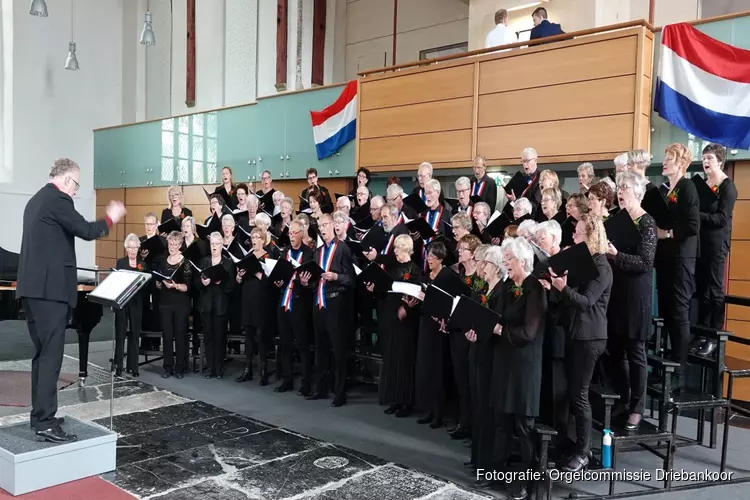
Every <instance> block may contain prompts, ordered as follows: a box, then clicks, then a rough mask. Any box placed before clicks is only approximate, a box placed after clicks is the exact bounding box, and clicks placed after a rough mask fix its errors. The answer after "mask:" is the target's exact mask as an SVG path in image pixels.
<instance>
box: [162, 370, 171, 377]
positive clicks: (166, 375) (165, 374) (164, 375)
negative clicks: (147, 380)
mask: <svg viewBox="0 0 750 500" xmlns="http://www.w3.org/2000/svg"><path fill="white" fill-rule="evenodd" d="M171 376H172V374H171V373H169V372H168V371H165V372H164V373H162V374H161V378H169V377H171Z"/></svg>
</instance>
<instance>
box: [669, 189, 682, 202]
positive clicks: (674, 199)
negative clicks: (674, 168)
mask: <svg viewBox="0 0 750 500" xmlns="http://www.w3.org/2000/svg"><path fill="white" fill-rule="evenodd" d="M679 191H680V190H679V189H675V190H674V191H672V193H671V194H670V195H669V196H668V197H667V201H668V202H669V203H677V194H678V193H679Z"/></svg>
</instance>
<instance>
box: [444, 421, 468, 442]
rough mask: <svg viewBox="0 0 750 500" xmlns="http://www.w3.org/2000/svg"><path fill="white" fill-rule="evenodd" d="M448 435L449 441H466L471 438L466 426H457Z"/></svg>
mask: <svg viewBox="0 0 750 500" xmlns="http://www.w3.org/2000/svg"><path fill="white" fill-rule="evenodd" d="M449 434H450V436H451V439H467V438H468V437H469V436H471V431H469V429H467V428H466V426H463V425H461V424H458V426H456V428H455V429H454V430H453V432H451V433H449Z"/></svg>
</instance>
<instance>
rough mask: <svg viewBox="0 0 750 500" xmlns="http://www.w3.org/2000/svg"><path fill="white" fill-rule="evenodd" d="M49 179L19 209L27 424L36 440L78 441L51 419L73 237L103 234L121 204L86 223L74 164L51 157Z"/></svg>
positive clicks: (71, 297) (72, 279)
mask: <svg viewBox="0 0 750 500" xmlns="http://www.w3.org/2000/svg"><path fill="white" fill-rule="evenodd" d="M49 177H50V180H49V183H48V184H46V185H45V186H44V187H43V188H41V189H40V190H39V191H38V192H37V193H36V194H35V195H34V196H32V197H31V199H30V200H29V202H28V203H27V205H26V208H25V209H24V212H23V236H22V239H21V253H20V258H19V263H18V288H17V297H18V298H20V299H22V303H23V308H24V310H25V311H26V322H27V324H28V326H29V335H30V336H31V341H32V342H33V343H34V348H35V349H36V353H35V354H34V358H33V359H32V362H31V403H32V409H31V427H32V429H35V430H36V437H37V439H38V440H40V441H45V440H46V441H51V442H54V443H65V442H69V441H75V440H76V439H77V436H75V435H74V434H68V433H66V432H65V431H64V430H63V429H62V428H61V424H62V423H63V419H62V418H55V413H56V412H57V379H58V378H59V376H60V368H61V366H62V359H63V347H64V345H65V328H66V326H67V324H68V318H69V316H70V313H71V311H72V308H74V307H75V305H76V301H77V298H78V294H77V291H76V288H77V285H78V274H77V270H76V253H75V237H76V236H77V237H79V238H82V239H84V240H87V241H90V240H94V239H96V238H100V237H102V236H105V235H107V234H108V233H109V229H110V228H111V227H112V225H113V224H116V223H117V222H118V221H119V220H120V219H122V217H123V216H124V215H125V206H124V205H123V204H122V203H121V202H115V201H113V202H110V204H109V206H107V212H106V218H105V219H104V220H98V221H96V222H87V221H86V220H85V219H84V218H83V216H82V215H81V214H79V213H78V212H77V211H76V209H75V207H74V205H73V198H71V196H73V195H74V194H75V193H76V192H77V191H78V189H79V188H80V187H81V184H80V179H81V169H80V168H79V166H78V164H77V163H75V162H74V161H72V160H69V159H67V158H62V159H58V160H55V163H54V165H53V166H52V170H51V171H50V175H49Z"/></svg>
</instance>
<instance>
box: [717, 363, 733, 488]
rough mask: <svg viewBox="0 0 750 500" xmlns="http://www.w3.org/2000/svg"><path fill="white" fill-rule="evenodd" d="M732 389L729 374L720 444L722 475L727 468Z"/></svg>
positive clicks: (731, 380)
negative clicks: (722, 434) (722, 435)
mask: <svg viewBox="0 0 750 500" xmlns="http://www.w3.org/2000/svg"><path fill="white" fill-rule="evenodd" d="M733 388H734V375H733V374H731V373H730V374H729V382H728V383H727V406H726V408H725V409H724V411H725V413H724V439H723V440H722V443H721V468H720V469H719V470H720V471H721V472H722V473H723V472H724V470H725V469H726V466H727V445H728V444H729V418H730V417H731V416H732V389H733Z"/></svg>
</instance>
